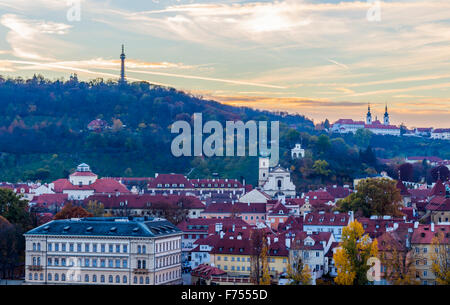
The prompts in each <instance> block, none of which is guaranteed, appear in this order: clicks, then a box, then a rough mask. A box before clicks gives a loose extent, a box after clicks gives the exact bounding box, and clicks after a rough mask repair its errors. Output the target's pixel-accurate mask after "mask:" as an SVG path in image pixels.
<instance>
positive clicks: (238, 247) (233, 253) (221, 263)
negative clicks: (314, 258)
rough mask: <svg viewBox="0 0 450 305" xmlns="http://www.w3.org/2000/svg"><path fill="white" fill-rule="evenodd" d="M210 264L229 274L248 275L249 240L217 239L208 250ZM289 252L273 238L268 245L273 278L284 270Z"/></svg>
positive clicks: (249, 267)
mask: <svg viewBox="0 0 450 305" xmlns="http://www.w3.org/2000/svg"><path fill="white" fill-rule="evenodd" d="M210 255H211V260H210V262H211V264H213V265H214V266H215V267H217V268H219V269H222V270H224V271H226V272H227V274H229V275H241V276H250V272H251V248H250V241H249V240H243V239H234V238H232V239H230V237H223V238H222V239H219V240H218V242H217V243H216V244H215V245H214V247H213V249H212V250H211V252H210ZM288 256H289V252H288V250H287V249H286V246H285V245H284V244H283V243H281V242H279V241H278V239H277V238H275V240H274V242H273V243H271V244H270V245H269V253H268V258H267V259H268V262H269V271H270V274H271V275H272V276H273V277H274V278H278V276H279V275H280V274H281V273H283V272H286V270H287V266H288V261H289V260H288Z"/></svg>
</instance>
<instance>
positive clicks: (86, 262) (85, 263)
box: [84, 258, 89, 267]
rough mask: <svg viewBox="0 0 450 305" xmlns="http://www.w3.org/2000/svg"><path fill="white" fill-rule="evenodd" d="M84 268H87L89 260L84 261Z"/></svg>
mask: <svg viewBox="0 0 450 305" xmlns="http://www.w3.org/2000/svg"><path fill="white" fill-rule="evenodd" d="M84 266H85V267H89V258H85V259H84Z"/></svg>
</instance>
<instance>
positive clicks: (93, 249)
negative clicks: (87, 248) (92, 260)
mask: <svg viewBox="0 0 450 305" xmlns="http://www.w3.org/2000/svg"><path fill="white" fill-rule="evenodd" d="M92 252H97V244H93V245H92Z"/></svg>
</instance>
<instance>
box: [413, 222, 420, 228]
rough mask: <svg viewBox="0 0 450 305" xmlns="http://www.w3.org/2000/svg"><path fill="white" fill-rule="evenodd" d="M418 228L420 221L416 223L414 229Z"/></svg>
mask: <svg viewBox="0 0 450 305" xmlns="http://www.w3.org/2000/svg"><path fill="white" fill-rule="evenodd" d="M418 227H419V222H418V221H416V222H414V229H417V228H418Z"/></svg>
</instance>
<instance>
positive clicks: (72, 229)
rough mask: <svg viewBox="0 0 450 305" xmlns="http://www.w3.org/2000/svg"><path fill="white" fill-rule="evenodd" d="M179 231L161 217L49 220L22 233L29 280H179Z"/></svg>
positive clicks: (123, 282)
mask: <svg viewBox="0 0 450 305" xmlns="http://www.w3.org/2000/svg"><path fill="white" fill-rule="evenodd" d="M181 234H182V232H181V231H180V230H179V229H178V228H177V227H176V226H174V225H173V224H171V223H170V222H168V221H167V220H165V219H160V218H150V217H139V218H138V217H134V218H133V217H129V218H126V217H91V218H81V219H79V218H72V219H66V220H53V221H51V222H48V223H46V224H44V225H41V226H39V227H37V228H35V229H33V230H31V231H29V232H27V233H25V234H24V236H25V241H26V250H25V255H26V256H25V282H26V283H28V284H31V283H36V284H84V285H95V284H101V285H110V284H114V285H168V284H181Z"/></svg>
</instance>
